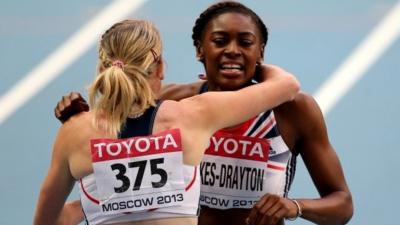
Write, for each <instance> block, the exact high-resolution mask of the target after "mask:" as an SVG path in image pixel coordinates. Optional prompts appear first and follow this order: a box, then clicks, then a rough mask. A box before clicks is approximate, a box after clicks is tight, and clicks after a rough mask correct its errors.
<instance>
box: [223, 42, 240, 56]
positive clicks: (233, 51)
mask: <svg viewBox="0 0 400 225" xmlns="http://www.w3.org/2000/svg"><path fill="white" fill-rule="evenodd" d="M225 54H226V55H227V56H231V57H237V56H240V55H241V54H242V52H241V51H240V47H239V45H238V44H237V43H236V42H235V41H231V42H230V43H229V44H228V45H227V46H226V49H225Z"/></svg>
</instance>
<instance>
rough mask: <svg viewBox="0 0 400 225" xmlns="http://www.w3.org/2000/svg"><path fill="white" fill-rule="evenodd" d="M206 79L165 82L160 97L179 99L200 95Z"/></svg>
mask: <svg viewBox="0 0 400 225" xmlns="http://www.w3.org/2000/svg"><path fill="white" fill-rule="evenodd" d="M202 84H204V81H196V82H193V83H190V84H165V85H163V86H162V88H161V91H160V94H159V98H160V99H162V100H175V101H179V100H181V99H184V98H189V97H192V96H194V95H198V94H199V92H200V88H201V85H202Z"/></svg>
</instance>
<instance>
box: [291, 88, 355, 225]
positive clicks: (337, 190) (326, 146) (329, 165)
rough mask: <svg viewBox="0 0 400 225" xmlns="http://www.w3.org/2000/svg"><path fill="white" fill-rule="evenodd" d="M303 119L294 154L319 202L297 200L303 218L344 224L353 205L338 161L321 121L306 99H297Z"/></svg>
mask: <svg viewBox="0 0 400 225" xmlns="http://www.w3.org/2000/svg"><path fill="white" fill-rule="evenodd" d="M298 102H300V106H299V107H301V109H299V110H298V111H299V113H300V115H299V116H301V117H300V118H302V120H301V121H299V123H298V126H299V127H298V130H299V132H300V135H299V140H298V141H297V143H298V144H297V145H296V146H295V150H296V151H297V152H299V153H300V155H301V157H302V158H303V160H304V163H305V165H306V167H307V169H308V171H309V172H310V175H311V178H312V180H313V182H314V184H315V186H316V188H317V190H318V192H319V194H320V196H321V199H299V203H300V204H301V206H302V209H303V218H304V219H307V220H310V221H312V222H314V223H317V224H324V225H325V224H326V225H331V224H345V223H347V221H349V220H350V218H351V217H352V215H353V203H352V198H351V193H350V190H349V188H348V186H347V184H346V181H345V177H344V174H343V170H342V167H341V165H340V161H339V158H338V156H337V154H336V152H335V150H334V149H333V147H332V145H331V143H330V142H329V138H328V134H327V130H326V126H325V122H324V118H323V116H322V113H321V111H320V109H319V107H318V105H317V103H316V102H315V100H314V99H313V98H312V97H311V96H308V95H302V96H301V97H300V99H299V101H298Z"/></svg>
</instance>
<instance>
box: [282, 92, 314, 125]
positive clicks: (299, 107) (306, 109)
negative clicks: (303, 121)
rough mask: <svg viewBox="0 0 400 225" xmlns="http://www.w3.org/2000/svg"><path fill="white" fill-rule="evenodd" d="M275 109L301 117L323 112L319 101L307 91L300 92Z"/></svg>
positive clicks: (291, 115)
mask: <svg viewBox="0 0 400 225" xmlns="http://www.w3.org/2000/svg"><path fill="white" fill-rule="evenodd" d="M274 111H277V112H279V113H283V114H285V115H286V114H287V115H290V117H295V118H299V119H300V118H308V117H314V116H317V115H318V114H320V113H321V110H320V108H319V106H318V103H317V101H316V100H315V99H314V97H312V96H311V95H310V94H308V93H306V92H299V93H298V94H297V95H296V97H295V98H294V99H293V100H292V101H288V102H285V103H283V104H282V105H280V106H278V107H276V108H275V109H274Z"/></svg>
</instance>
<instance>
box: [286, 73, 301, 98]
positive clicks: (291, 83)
mask: <svg viewBox="0 0 400 225" xmlns="http://www.w3.org/2000/svg"><path fill="white" fill-rule="evenodd" d="M287 84H288V87H287V90H290V96H289V100H290V101H291V100H294V98H295V97H296V95H297V94H298V93H299V91H300V87H301V85H300V82H299V81H298V80H297V78H296V77H295V76H293V75H288V76H287Z"/></svg>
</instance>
